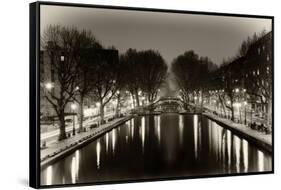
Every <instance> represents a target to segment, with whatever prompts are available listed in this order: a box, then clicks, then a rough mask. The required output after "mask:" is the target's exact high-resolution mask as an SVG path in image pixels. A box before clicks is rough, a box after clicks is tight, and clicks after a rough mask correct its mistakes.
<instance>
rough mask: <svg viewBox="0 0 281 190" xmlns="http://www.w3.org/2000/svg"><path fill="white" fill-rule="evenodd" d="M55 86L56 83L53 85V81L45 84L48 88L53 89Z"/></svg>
mask: <svg viewBox="0 0 281 190" xmlns="http://www.w3.org/2000/svg"><path fill="white" fill-rule="evenodd" d="M53 87H54V85H53V83H51V82H47V83H46V84H45V88H46V89H47V90H51V89H52V88H53Z"/></svg>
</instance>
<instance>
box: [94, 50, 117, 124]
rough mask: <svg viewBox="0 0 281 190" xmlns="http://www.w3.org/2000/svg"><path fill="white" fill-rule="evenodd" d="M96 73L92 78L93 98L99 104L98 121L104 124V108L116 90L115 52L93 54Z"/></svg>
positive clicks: (98, 51)
mask: <svg viewBox="0 0 281 190" xmlns="http://www.w3.org/2000/svg"><path fill="white" fill-rule="evenodd" d="M94 62H95V65H96V72H95V75H94V76H93V81H94V82H93V83H94V88H93V94H92V95H93V96H94V98H95V99H96V100H97V101H98V102H99V110H100V119H101V122H102V123H103V122H104V107H105V106H106V104H107V103H108V102H109V101H110V100H111V99H112V97H113V96H114V95H115V93H116V92H117V90H118V85H117V76H118V75H117V72H116V71H117V68H118V66H119V58H118V51H117V50H112V49H111V50H105V49H103V50H97V51H96V53H95V61H94Z"/></svg>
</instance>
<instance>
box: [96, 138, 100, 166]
mask: <svg viewBox="0 0 281 190" xmlns="http://www.w3.org/2000/svg"><path fill="white" fill-rule="evenodd" d="M96 152H97V168H98V169H100V153H101V147H100V141H98V142H97V146H96Z"/></svg>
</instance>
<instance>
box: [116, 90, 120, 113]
mask: <svg viewBox="0 0 281 190" xmlns="http://www.w3.org/2000/svg"><path fill="white" fill-rule="evenodd" d="M119 104H120V95H117V104H116V110H115V116H116V117H118V116H119Z"/></svg>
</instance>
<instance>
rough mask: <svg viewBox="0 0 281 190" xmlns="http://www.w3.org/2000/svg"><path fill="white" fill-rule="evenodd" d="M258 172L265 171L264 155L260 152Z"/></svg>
mask: <svg viewBox="0 0 281 190" xmlns="http://www.w3.org/2000/svg"><path fill="white" fill-rule="evenodd" d="M258 171H260V172H261V171H264V153H263V152H262V151H260V150H258Z"/></svg>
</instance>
